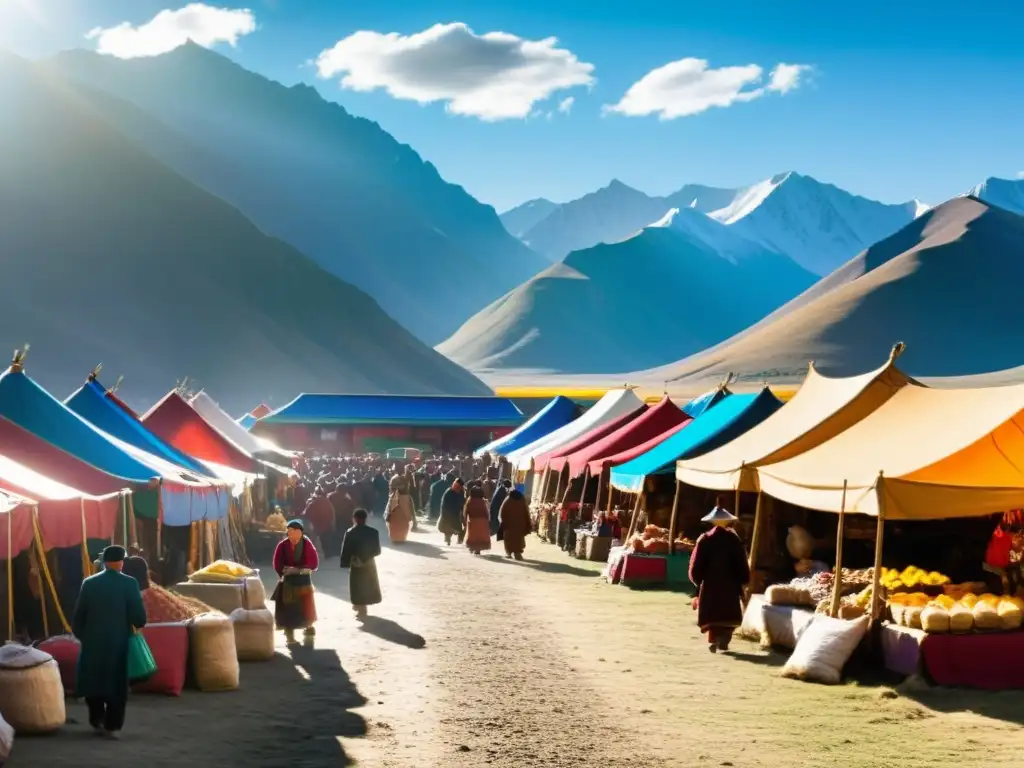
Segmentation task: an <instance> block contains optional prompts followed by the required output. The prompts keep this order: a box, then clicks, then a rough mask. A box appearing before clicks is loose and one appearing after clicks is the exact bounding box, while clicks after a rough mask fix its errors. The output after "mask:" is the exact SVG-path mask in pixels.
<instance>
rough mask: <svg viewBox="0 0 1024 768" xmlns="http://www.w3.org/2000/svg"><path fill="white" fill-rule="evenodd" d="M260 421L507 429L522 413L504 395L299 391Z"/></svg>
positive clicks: (270, 422)
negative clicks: (300, 393) (471, 395)
mask: <svg viewBox="0 0 1024 768" xmlns="http://www.w3.org/2000/svg"><path fill="white" fill-rule="evenodd" d="M260 421H261V422H262V423H264V424H402V425H409V424H422V425H430V426H481V427H505V426H519V424H521V423H522V421H523V414H522V412H521V411H520V410H519V409H518V408H516V406H515V405H514V404H513V403H512V401H511V400H509V399H507V398H504V397H455V396H430V395H315V394H303V395H299V396H298V397H297V398H295V399H294V400H292V401H291V402H290V403H288V405H286V406H284V407H283V408H279V409H278V410H276V411H274V412H273V413H271V414H269V415H267V416H265V417H263V418H262V419H260Z"/></svg>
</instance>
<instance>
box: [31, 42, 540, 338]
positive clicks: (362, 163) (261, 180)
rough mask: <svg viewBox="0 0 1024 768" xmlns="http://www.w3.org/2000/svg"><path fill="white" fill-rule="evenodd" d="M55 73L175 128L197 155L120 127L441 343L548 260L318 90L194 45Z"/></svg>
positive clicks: (86, 58) (56, 61)
mask: <svg viewBox="0 0 1024 768" xmlns="http://www.w3.org/2000/svg"><path fill="white" fill-rule="evenodd" d="M46 68H47V69H49V70H51V71H55V72H58V73H60V74H61V76H63V77H67V78H72V79H74V80H76V81H78V82H80V83H82V84H84V85H87V86H89V87H90V88H93V89H96V90H99V91H102V92H106V93H109V94H111V95H113V96H116V97H118V98H121V99H124V100H126V101H129V102H132V103H134V104H135V105H137V106H138V107H141V108H142V109H143V110H145V111H146V112H147V113H148V114H150V115H151V116H153V117H155V118H156V119H157V120H159V121H160V122H162V123H163V124H164V126H166V128H168V129H171V130H172V131H173V132H175V133H176V134H178V135H179V136H180V137H181V138H182V139H183V140H185V141H186V142H187V143H188V145H189V147H190V149H189V151H175V149H174V148H168V147H167V146H165V145H164V143H163V141H162V139H161V136H160V135H157V134H161V133H162V131H153V132H152V133H150V132H148V131H149V130H150V129H149V127H147V126H139V125H134V126H119V127H120V128H121V129H122V130H124V131H125V132H126V133H128V134H130V135H131V137H132V139H133V140H134V141H135V142H136V143H138V144H139V145H141V146H143V147H144V148H145V149H147V150H148V151H150V152H151V153H152V154H154V155H155V156H157V157H159V158H160V159H161V160H162V161H163V162H165V163H166V164H167V165H169V166H170V167H172V168H174V169H175V170H176V171H178V172H179V173H181V174H182V175H184V176H185V177H186V178H188V179H190V180H191V181H193V182H195V183H196V184H198V185H200V186H201V187H203V188H204V189H206V190H208V191H210V192H212V193H213V194H215V195H217V196H218V197H221V198H223V199H224V200H226V201H228V202H230V203H231V204H233V205H235V206H237V207H238V208H239V210H241V211H242V213H244V214H245V215H246V216H247V217H249V218H251V219H252V221H253V222H254V223H256V224H257V225H258V226H259V227H261V228H262V229H263V230H264V231H266V232H268V233H270V234H273V235H275V236H277V237H281V238H282V239H284V240H286V241H288V242H289V243H290V244H292V245H294V246H296V247H297V248H299V249H300V250H301V251H303V252H304V253H306V254H308V255H309V256H310V257H312V258H313V259H314V260H316V261H317V262H318V263H319V264H321V266H323V267H324V268H325V269H327V270H328V271H330V272H332V273H334V274H335V275H337V276H339V277H341V278H342V279H345V280H348V281H350V282H352V283H353V284H355V285H357V286H358V287H360V288H362V289H363V290H365V291H367V292H368V293H369V294H370V295H371V296H373V297H374V298H376V299H377V300H378V301H379V302H381V303H382V304H383V305H384V306H386V307H387V308H388V311H389V312H390V313H391V314H392V315H393V316H394V317H395V319H397V320H398V321H399V322H400V323H402V324H404V325H406V326H407V327H409V328H410V329H413V331H414V332H415V333H416V334H417V335H418V336H420V338H422V339H424V340H426V341H428V342H429V343H436V342H437V341H439V340H441V339H443V338H444V337H446V336H447V335H448V334H450V333H451V332H452V331H453V330H454V329H455V328H457V327H458V326H459V325H460V324H461V323H462V321H464V320H465V318H467V317H469V316H470V315H472V314H473V313H474V312H475V311H477V310H478V309H480V308H481V307H483V306H486V305H487V304H488V303H489V302H490V301H492V300H493V299H494V298H496V297H498V296H500V295H501V294H503V293H505V292H506V291H507V290H509V289H510V288H512V287H514V286H515V285H518V284H519V283H521V282H522V281H524V280H526V279H528V278H529V277H531V276H532V275H534V274H535V273H537V272H538V271H539V270H541V269H543V268H544V266H545V265H546V264H547V262H546V260H545V259H543V258H542V257H541V256H540V255H539V254H536V253H534V252H532V251H531V250H530V249H529V248H527V247H526V246H525V245H523V244H522V243H521V242H520V241H519V240H517V239H515V238H513V237H512V236H510V235H509V234H508V233H507V232H506V231H505V228H504V227H503V226H502V224H501V222H500V220H499V219H498V216H497V214H496V213H495V211H494V209H493V208H491V207H490V206H487V205H483V204H481V203H479V202H477V201H476V200H475V199H473V198H472V197H471V196H470V195H469V194H468V193H466V192H465V190H463V189H462V187H459V186H457V185H454V184H450V183H447V182H445V181H444V180H443V179H442V178H441V177H440V175H439V174H438V172H437V170H436V169H435V168H434V166H433V165H431V164H430V163H429V162H424V161H423V160H422V159H421V158H420V157H419V155H417V154H416V152H415V151H413V150H412V149H411V148H410V147H408V146H406V145H404V144H400V143H398V142H397V141H395V139H393V138H392V137H391V136H390V135H389V134H388V133H386V132H385V131H384V130H383V129H381V128H380V127H379V126H378V125H377V124H376V123H373V122H371V121H369V120H365V119H362V118H358V117H354V116H352V115H351V114H349V113H348V112H347V111H345V109H344V108H343V107H341V106H340V105H338V104H335V103H333V102H328V101H326V100H324V99H322V98H321V97H320V96H319V94H318V93H317V92H316V90H315V89H313V88H311V87H309V86H306V85H297V86H293V87H291V88H289V87H286V86H284V85H281V84H279V83H276V82H274V81H272V80H268V79H266V78H264V77H262V76H260V75H257V74H254V73H252V72H249V71H248V70H245V69H244V68H242V67H241V66H239V65H237V64H235V63H234V62H232V61H230V60H229V59H226V58H225V57H223V56H221V55H219V54H217V53H214V52H212V51H209V50H207V49H205V48H202V47H201V46H198V45H194V44H187V45H184V46H182V47H180V48H178V49H176V50H175V51H172V52H171V53H168V54H165V55H163V56H156V57H152V58H138V59H130V60H122V59H116V58H113V57H108V56H101V55H99V54H96V53H92V52H89V51H83V50H75V51H68V52H65V53H62V54H59V55H57V56H56V57H54V58H52V59H51V60H49V61H48V62H46ZM114 117H115V119H116V118H118V117H119V115H115V116H114Z"/></svg>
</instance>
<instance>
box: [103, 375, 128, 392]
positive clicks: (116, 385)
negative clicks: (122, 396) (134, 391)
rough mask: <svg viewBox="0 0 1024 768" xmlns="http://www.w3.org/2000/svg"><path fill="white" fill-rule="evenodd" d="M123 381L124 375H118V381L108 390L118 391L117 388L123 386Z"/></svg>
mask: <svg viewBox="0 0 1024 768" xmlns="http://www.w3.org/2000/svg"><path fill="white" fill-rule="evenodd" d="M122 381H124V376H118V377H117V381H115V382H114V386H112V387H111V388H110V389H108V390H107V391H108V392H110V393H114V392H117V388H118V387H120V386H121V382H122Z"/></svg>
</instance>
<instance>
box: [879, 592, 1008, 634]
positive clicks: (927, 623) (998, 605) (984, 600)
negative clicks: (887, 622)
mask: <svg viewBox="0 0 1024 768" xmlns="http://www.w3.org/2000/svg"><path fill="white" fill-rule="evenodd" d="M888 605H889V611H890V613H891V614H892V618H893V621H894V622H895V623H897V624H900V625H902V626H905V627H913V628H915V629H923V630H924V631H925V632H930V633H936V634H943V633H947V632H953V633H961V632H971V631H975V630H977V631H1009V630H1014V629H1019V628H1020V626H1021V619H1022V615H1024V600H1022V599H1021V598H1019V597H1000V596H999V595H993V594H991V593H985V594H982V595H975V594H966V595H963V596H962V597H960V598H959V599H957V598H954V597H953V596H951V595H946V594H943V595H937V596H935V597H932V596H931V595H927V594H925V593H924V592H898V593H895V594H892V595H890V596H889V603H888Z"/></svg>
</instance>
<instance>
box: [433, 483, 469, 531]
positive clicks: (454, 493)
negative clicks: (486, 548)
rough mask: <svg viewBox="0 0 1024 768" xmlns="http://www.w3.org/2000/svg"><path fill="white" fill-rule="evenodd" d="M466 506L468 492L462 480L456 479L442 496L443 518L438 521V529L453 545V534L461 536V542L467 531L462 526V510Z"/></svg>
mask: <svg viewBox="0 0 1024 768" xmlns="http://www.w3.org/2000/svg"><path fill="white" fill-rule="evenodd" d="M465 507H466V494H465V491H464V490H463V488H462V480H459V479H456V480H455V482H454V483H452V487H451V488H449V489H448V490H447V491H445V492H444V495H443V496H441V518H440V519H439V520H438V521H437V530H438V531H440V532H441V533H442V534H443V535H444V543H445V544H447V545H448V546H451V543H452V536H458V537H459V544H461V543H462V537H463V536H464V535H465V531H464V529H463V527H462V512H463V510H464V509H465Z"/></svg>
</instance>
